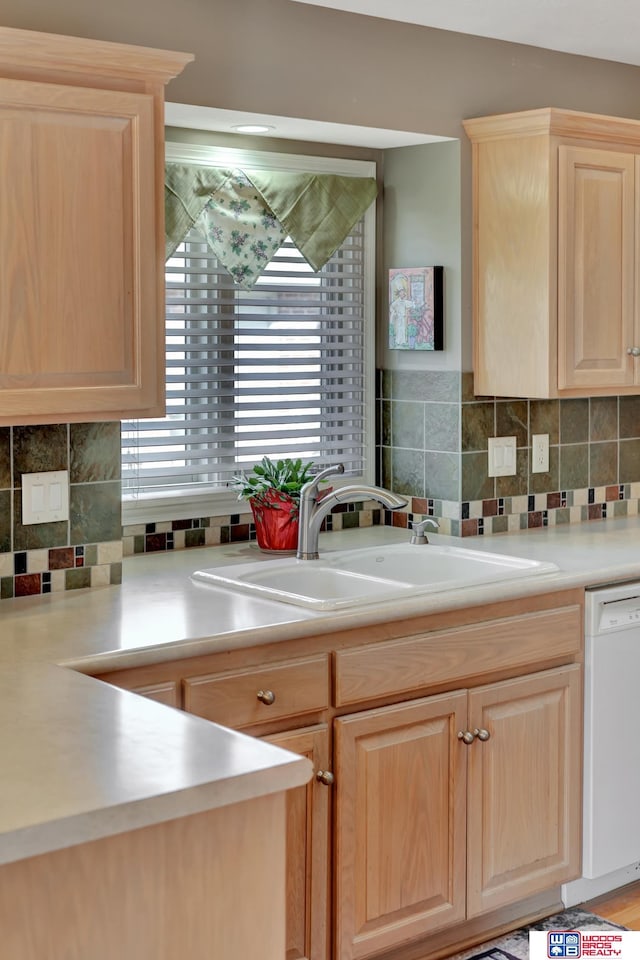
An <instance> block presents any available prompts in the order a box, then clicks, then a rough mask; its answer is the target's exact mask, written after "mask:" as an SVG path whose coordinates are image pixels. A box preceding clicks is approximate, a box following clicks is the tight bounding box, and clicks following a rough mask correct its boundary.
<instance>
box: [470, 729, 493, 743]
mask: <svg viewBox="0 0 640 960" xmlns="http://www.w3.org/2000/svg"><path fill="white" fill-rule="evenodd" d="M473 735H474V737H477V738H478V740H482V741H483V742H484V741H485V740H488V739H489V738H490V736H491V734H490V733H489V731H488V730H483V729H482V727H480V729H478V727H476V728H475V730H474V731H473Z"/></svg>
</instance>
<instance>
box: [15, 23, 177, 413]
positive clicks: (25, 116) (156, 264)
mask: <svg viewBox="0 0 640 960" xmlns="http://www.w3.org/2000/svg"><path fill="white" fill-rule="evenodd" d="M192 59H193V57H192V56H191V55H190V54H182V53H173V52H168V51H162V50H152V49H147V48H145V47H137V46H135V47H133V46H129V45H125V44H119V43H107V42H104V41H95V40H84V39H79V38H77V37H64V36H58V35H50V34H45V33H37V32H34V31H30V30H14V29H10V28H7V27H0V194H1V195H2V198H3V199H2V204H1V205H0V241H1V245H2V250H3V256H2V266H0V425H2V424H30V423H37V424H41V423H59V422H61V421H63V422H73V421H87V420H116V419H121V418H123V417H124V416H126V415H130V416H136V415H139V416H145V415H146V416H150V415H152V414H157V415H161V414H162V413H163V412H164V243H163V234H164V231H163V222H164V213H163V211H164V177H163V171H164V126H163V120H162V117H163V104H164V87H165V84H166V83H167V82H168V81H169V80H170V79H171V78H172V77H175V76H176V75H177V74H178V73H180V72H181V71H182V70H183V68H184V67H185V65H186V64H187V63H188V62H189V61H190V60H192Z"/></svg>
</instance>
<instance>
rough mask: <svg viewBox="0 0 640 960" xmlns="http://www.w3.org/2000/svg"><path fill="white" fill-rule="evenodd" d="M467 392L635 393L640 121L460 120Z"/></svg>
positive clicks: (570, 115) (561, 114)
mask: <svg viewBox="0 0 640 960" xmlns="http://www.w3.org/2000/svg"><path fill="white" fill-rule="evenodd" d="M464 127H465V130H466V132H467V134H468V136H469V138H470V140H471V142H472V148H473V209H474V214H473V248H474V254H473V259H474V285H473V314H474V391H475V393H476V395H495V396H512V397H543V398H544V397H581V396H603V395H607V394H632V393H639V392H640V359H637V357H640V283H639V276H640V275H639V270H638V267H637V266H636V260H637V257H636V249H637V247H638V245H639V244H640V239H639V237H640V122H638V121H634V120H624V119H617V118H614V117H601V116H597V115H595V114H586V113H577V112H572V111H566V110H556V109H552V108H545V109H541V110H530V111H526V112H523V113H513V114H505V115H502V116H494V117H482V118H478V119H474V120H466V121H465V123H464Z"/></svg>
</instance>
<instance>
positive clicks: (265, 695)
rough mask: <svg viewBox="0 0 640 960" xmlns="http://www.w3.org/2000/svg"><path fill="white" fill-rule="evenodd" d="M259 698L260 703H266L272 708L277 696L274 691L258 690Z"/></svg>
mask: <svg viewBox="0 0 640 960" xmlns="http://www.w3.org/2000/svg"><path fill="white" fill-rule="evenodd" d="M257 696H258V700H259V701H260V703H265V704H266V705H267V706H268V707H270V706H271V704H272V703H273V701H274V700H275V699H276V695H275V693H274V692H273V690H258V694H257Z"/></svg>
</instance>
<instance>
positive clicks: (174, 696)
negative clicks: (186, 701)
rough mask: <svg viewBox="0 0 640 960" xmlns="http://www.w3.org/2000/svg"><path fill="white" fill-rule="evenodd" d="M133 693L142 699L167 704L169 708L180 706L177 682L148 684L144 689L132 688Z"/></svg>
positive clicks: (167, 681)
mask: <svg viewBox="0 0 640 960" xmlns="http://www.w3.org/2000/svg"><path fill="white" fill-rule="evenodd" d="M130 690H131V691H132V693H138V694H140V696H141V697H147V699H149V700H156V701H157V702H158V703H165V704H166V705H167V706H168V707H179V706H180V690H179V688H178V684H177V682H176V681H175V680H166V681H163V682H162V683H147V684H145V685H144V686H142V687H130Z"/></svg>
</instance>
